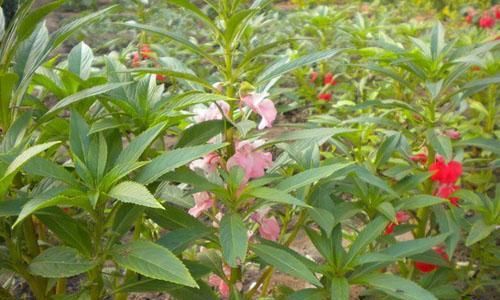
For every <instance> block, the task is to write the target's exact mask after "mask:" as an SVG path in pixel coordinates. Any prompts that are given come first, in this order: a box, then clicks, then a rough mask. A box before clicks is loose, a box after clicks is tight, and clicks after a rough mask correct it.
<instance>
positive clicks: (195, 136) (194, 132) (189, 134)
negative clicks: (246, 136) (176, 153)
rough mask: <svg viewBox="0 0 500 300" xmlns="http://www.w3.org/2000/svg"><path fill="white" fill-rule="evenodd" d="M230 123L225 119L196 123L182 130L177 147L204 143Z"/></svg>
mask: <svg viewBox="0 0 500 300" xmlns="http://www.w3.org/2000/svg"><path fill="white" fill-rule="evenodd" d="M228 125H229V124H228V123H227V122H225V121H223V120H211V121H206V122H201V123H198V124H195V125H193V126H191V127H189V128H186V129H184V130H183V131H182V133H181V135H180V137H179V141H178V142H177V144H176V145H175V148H181V147H187V146H197V145H201V144H204V143H206V142H207V141H208V140H210V139H211V138H212V137H214V136H216V135H217V134H219V133H221V132H222V131H224V130H225V129H227V128H228Z"/></svg>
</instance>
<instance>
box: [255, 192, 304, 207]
mask: <svg viewBox="0 0 500 300" xmlns="http://www.w3.org/2000/svg"><path fill="white" fill-rule="evenodd" d="M247 193H248V194H249V195H250V196H253V197H256V198H260V199H264V200H267V201H271V202H275V203H282V204H289V205H297V206H300V207H310V206H309V205H307V204H306V203H304V201H301V200H299V199H297V198H295V197H293V196H290V195H289V194H287V193H286V192H283V191H281V190H277V189H273V188H268V187H259V188H254V189H250V190H249V191H247Z"/></svg>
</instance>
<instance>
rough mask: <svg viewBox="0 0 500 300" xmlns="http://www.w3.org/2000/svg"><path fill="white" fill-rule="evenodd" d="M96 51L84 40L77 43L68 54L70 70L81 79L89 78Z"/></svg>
mask: <svg viewBox="0 0 500 300" xmlns="http://www.w3.org/2000/svg"><path fill="white" fill-rule="evenodd" d="M93 60H94V53H93V52H92V49H91V48H90V47H89V46H87V44H85V43H84V42H80V43H79V44H78V45H76V46H75V47H74V48H73V49H71V52H70V53H69V55H68V70H69V71H70V72H72V73H74V74H76V75H78V76H79V77H80V78H81V79H83V80H87V79H88V78H89V76H90V71H91V68H92V62H93Z"/></svg>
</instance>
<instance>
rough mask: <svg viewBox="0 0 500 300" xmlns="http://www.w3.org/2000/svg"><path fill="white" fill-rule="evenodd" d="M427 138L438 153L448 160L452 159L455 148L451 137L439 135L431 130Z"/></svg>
mask: <svg viewBox="0 0 500 300" xmlns="http://www.w3.org/2000/svg"><path fill="white" fill-rule="evenodd" d="M427 138H428V139H429V141H430V142H431V146H432V148H434V150H436V153H438V154H441V155H442V156H443V157H444V158H445V159H446V161H450V160H451V159H452V158H453V148H452V146H451V140H450V138H449V137H447V136H444V135H437V134H436V133H435V132H434V131H433V130H429V131H428V132H427Z"/></svg>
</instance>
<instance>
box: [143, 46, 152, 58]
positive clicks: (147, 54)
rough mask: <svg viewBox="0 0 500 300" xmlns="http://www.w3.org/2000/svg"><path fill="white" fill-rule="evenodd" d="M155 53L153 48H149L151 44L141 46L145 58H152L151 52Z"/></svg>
mask: <svg viewBox="0 0 500 300" xmlns="http://www.w3.org/2000/svg"><path fill="white" fill-rule="evenodd" d="M152 53H153V50H151V48H149V45H148V44H144V45H142V47H141V55H142V57H143V58H144V59H148V58H151V56H150V55H151V54H152Z"/></svg>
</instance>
